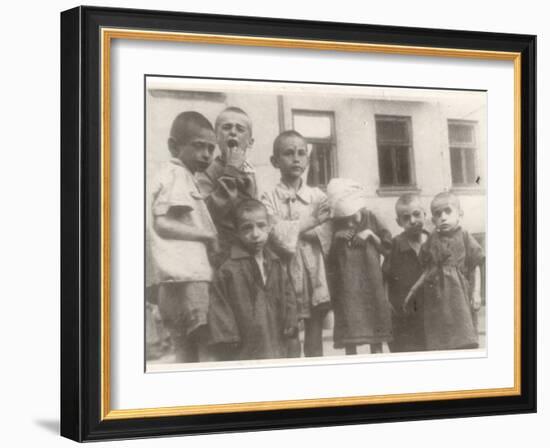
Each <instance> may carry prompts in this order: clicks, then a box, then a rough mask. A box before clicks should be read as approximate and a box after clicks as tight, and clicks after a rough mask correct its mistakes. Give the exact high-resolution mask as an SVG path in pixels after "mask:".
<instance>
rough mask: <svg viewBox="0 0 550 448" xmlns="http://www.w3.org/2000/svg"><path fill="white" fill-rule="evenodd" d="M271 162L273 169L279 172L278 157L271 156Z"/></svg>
mask: <svg viewBox="0 0 550 448" xmlns="http://www.w3.org/2000/svg"><path fill="white" fill-rule="evenodd" d="M269 160H270V161H271V165H273V168H275V169H277V170H278V169H279V160H278V159H277V157H275V156H271V157H270V158H269Z"/></svg>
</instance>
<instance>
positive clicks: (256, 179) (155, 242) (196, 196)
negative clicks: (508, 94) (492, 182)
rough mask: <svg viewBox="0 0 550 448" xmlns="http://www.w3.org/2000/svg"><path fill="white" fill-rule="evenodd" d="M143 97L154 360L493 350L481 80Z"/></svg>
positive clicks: (158, 365) (188, 84) (175, 90)
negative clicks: (442, 85)
mask: <svg viewBox="0 0 550 448" xmlns="http://www.w3.org/2000/svg"><path fill="white" fill-rule="evenodd" d="M144 94H145V162H146V163H145V170H146V188H145V195H144V196H145V197H144V203H145V215H146V226H145V227H146V229H145V271H146V272H145V274H146V275H145V282H146V284H145V288H144V291H145V294H144V300H145V302H144V305H145V307H144V308H145V326H146V329H145V330H146V331H145V343H146V344H145V352H146V353H145V357H146V370H147V371H162V370H173V369H174V368H178V367H182V366H184V367H185V366H187V367H189V366H195V365H197V363H198V364H201V365H202V364H203V363H209V364H208V365H214V364H210V363H224V364H223V365H228V366H229V365H235V362H240V363H241V365H245V366H246V365H247V363H251V362H254V363H256V362H257V361H261V360H265V361H270V362H274V361H275V360H277V362H283V363H284V362H285V360H286V361H287V362H288V361H291V360H292V361H296V359H301V360H303V361H304V362H306V361H308V360H313V359H319V358H325V359H326V358H329V357H330V358H331V359H336V357H340V358H344V359H366V358H368V357H378V358H379V359H380V360H381V361H383V360H384V359H385V357H387V358H388V359H390V358H391V357H392V356H395V354H399V353H414V354H415V355H417V356H418V359H422V357H423V356H425V355H426V354H427V353H433V352H435V351H456V350H463V351H466V350H470V351H471V350H480V349H481V350H483V349H485V347H486V324H485V323H486V318H485V316H486V309H487V303H486V300H485V296H486V294H485V263H486V261H485V260H486V254H485V240H486V185H487V179H486V172H487V170H486V167H487V166H486V164H487V160H486V159H487V137H486V134H487V118H486V116H487V96H486V92H485V91H472V90H451V89H437V88H430V89H428V88H414V87H395V86H369V85H338V84H315V83H295V82H271V81H270V82H268V81H248V80H222V79H203V78H186V77H167V76H146V77H145V93H144ZM350 357H355V358H350ZM225 363H233V364H225ZM255 365H257V364H255Z"/></svg>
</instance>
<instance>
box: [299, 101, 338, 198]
mask: <svg viewBox="0 0 550 448" xmlns="http://www.w3.org/2000/svg"><path fill="white" fill-rule="evenodd" d="M290 113H291V118H292V129H293V130H295V131H296V132H300V131H298V130H297V129H296V120H295V118H296V115H302V116H307V117H328V118H329V120H330V138H320V137H308V136H307V135H303V134H302V136H303V137H304V139H305V141H306V144H308V145H309V144H328V145H329V152H330V154H329V157H328V160H329V163H330V171H331V172H330V173H329V174H330V176H329V178H328V179H327V183H326V184H319V185H315V187H317V188H321V189H323V190H324V189H326V186H327V184H328V181H330V179H332V178H333V177H338V165H337V160H338V158H337V154H336V148H337V142H336V114H335V112H334V111H333V110H312V109H301V108H298V109H296V108H292V109H291V110H290ZM310 156H311V154H308V169H309V167H310V165H311V159H310V158H309V157H310ZM306 181H307V180H306Z"/></svg>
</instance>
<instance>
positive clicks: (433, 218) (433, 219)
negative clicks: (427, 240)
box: [432, 216, 435, 226]
mask: <svg viewBox="0 0 550 448" xmlns="http://www.w3.org/2000/svg"><path fill="white" fill-rule="evenodd" d="M432 222H433V224H434V226H435V216H432Z"/></svg>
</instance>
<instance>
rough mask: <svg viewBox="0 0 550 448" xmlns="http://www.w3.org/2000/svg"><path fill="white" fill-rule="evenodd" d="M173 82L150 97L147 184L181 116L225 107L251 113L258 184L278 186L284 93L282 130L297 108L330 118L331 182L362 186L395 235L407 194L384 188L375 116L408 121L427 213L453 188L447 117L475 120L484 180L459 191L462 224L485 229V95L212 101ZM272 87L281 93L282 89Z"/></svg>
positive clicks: (267, 96) (386, 93) (227, 94)
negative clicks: (276, 145) (276, 153)
mask: <svg viewBox="0 0 550 448" xmlns="http://www.w3.org/2000/svg"><path fill="white" fill-rule="evenodd" d="M175 82H178V85H177V89H178V90H175V89H174V90H164V91H163V94H162V95H159V94H158V93H155V92H156V91H155V90H154V88H153V90H149V91H148V92H147V95H146V98H147V111H146V113H147V149H146V155H147V163H148V165H147V174H148V176H147V181H148V183H149V182H152V181H153V180H154V178H155V174H156V173H157V171H158V170H157V168H159V167H160V166H161V164H162V163H163V162H166V161H167V160H168V159H169V152H168V147H167V143H166V142H167V139H168V134H169V132H170V126H171V123H172V121H173V120H174V118H175V116H176V115H177V114H179V113H180V112H182V111H184V110H196V111H199V112H201V113H202V114H204V115H205V116H206V117H207V118H208V119H209V120H210V121H211V122H212V123H214V122H215V120H216V117H217V115H218V114H219V112H220V111H221V110H223V109H224V108H225V107H227V106H237V107H241V108H242V109H244V110H245V111H246V112H247V114H248V115H249V117H250V119H251V122H252V123H253V135H254V139H255V143H254V146H253V148H252V150H251V151H250V153H249V160H250V161H251V162H252V164H253V165H254V166H255V168H256V171H257V177H258V179H260V180H261V187H262V188H263V189H265V190H268V191H269V190H271V189H272V188H273V187H274V186H275V184H276V183H278V182H279V172H278V171H277V170H275V169H274V168H273V166H272V165H271V163H270V161H269V160H270V157H271V154H272V146H273V140H274V139H275V137H276V136H277V135H278V134H279V132H280V131H281V130H282V129H281V124H280V123H279V102H278V98H277V97H278V96H280V99H281V104H282V106H281V109H282V110H281V113H282V120H283V126H284V129H292V128H293V127H294V125H293V120H292V117H293V111H294V110H308V111H318V112H319V111H320V112H331V113H333V116H334V133H335V135H334V138H335V142H336V144H335V156H334V159H335V160H334V162H335V166H334V167H333V175H334V177H346V178H351V179H354V180H356V181H357V182H360V183H361V184H362V185H364V186H365V188H366V190H367V193H368V196H369V203H368V205H369V207H371V208H372V209H373V210H375V211H376V212H377V213H378V214H379V216H380V217H381V218H382V219H383V220H384V221H385V222H386V223H387V225H388V226H389V227H390V230H391V232H392V233H393V234H397V233H399V232H400V231H401V229H400V228H399V227H398V226H397V224H396V223H395V211H394V206H395V201H396V199H397V197H398V196H399V195H400V194H401V193H403V192H405V191H407V189H403V190H401V191H399V192H388V191H387V190H386V191H385V192H384V191H383V190H384V189H383V188H380V178H379V169H378V147H377V143H376V129H375V116H376V115H393V116H406V117H410V119H411V135H412V160H411V165H412V171H413V177H414V180H415V184H416V188H417V189H418V191H419V194H420V195H421V199H422V201H423V202H424V204H425V206H426V210H427V211H429V204H430V201H431V199H432V198H433V196H434V195H436V194H437V193H439V192H441V191H443V190H448V189H452V181H451V165H450V156H449V154H450V150H449V138H448V120H450V119H468V120H473V121H476V122H477V123H478V125H477V129H476V130H477V156H478V157H477V159H478V160H477V161H478V165H479V174H480V177H481V179H482V180H481V182H480V189H479V190H474V191H473V192H471V193H469V194H461V193H460V192H458V193H457V195H458V196H459V197H460V200H461V203H462V208H463V210H464V220H463V225H464V227H465V228H466V229H468V230H469V231H471V232H473V233H484V232H485V216H484V214H483V213H481V214H480V210H481V211H483V210H485V190H484V186H485V176H484V173H485V166H486V154H487V146H486V137H485V135H486V115H487V102H486V94H485V93H484V92H446V91H428V90H410V89H409V90H403V89H397V88H385V89H369V88H365V89H364V91H363V92H361V90H360V89H357V91H356V92H355V93H349V91H348V93H347V94H346V92H345V91H344V92H343V93H342V94H339V95H337V94H334V93H332V94H328V93H327V94H323V92H324V90H323V89H322V88H317V89H318V90H316V91H314V92H313V93H312V92H310V93H309V94H304V93H302V94H293V93H289V92H286V93H283V94H281V92H280V91H275V92H273V93H271V92H270V93H268V92H267V90H264V91H263V92H262V93H250V92H249V91H246V90H244V89H242V88H241V89H242V90H239V91H233V90H229V91H226V90H225V89H224V88H223V86H216V87H214V86H211V87H209V88H206V89H205V90H206V91H209V93H213V92H214V93H215V92H219V95H217V96H216V97H215V100H214V101H213V100H212V98H209V97H205V98H197V95H196V94H195V95H192V94H191V93H190V92H189V91H187V93H186V96H184V93H183V92H185V89H186V88H187V89H189V87H186V85H187V86H189V84H186V82H187V81H186V80H185V79H181V80H179V81H175ZM151 85H153V86H154V81H151ZM237 85H238V84H237ZM237 85H236V84H233V85H232V89H238V87H237ZM271 86H274V88H280V87H278V86H280V85H278V84H271ZM286 86H288V84H287V85H286ZM220 87H221V88H220ZM310 87H311V88H314V86H311V85H310ZM272 88H273V87H272ZM286 88H288V87H286ZM202 89H204V87H201V88H198V89H197V88H193V90H194V91H195V92H197V91H199V90H202ZM222 92H224V93H222ZM182 96H183V97H182ZM190 96H191V98H190ZM381 98H383V99H381ZM428 215H429V212H428ZM428 226H429V224H428Z"/></svg>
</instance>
